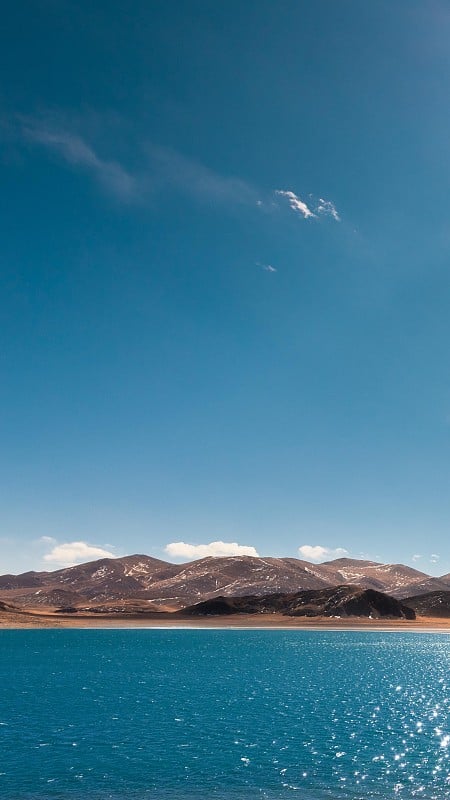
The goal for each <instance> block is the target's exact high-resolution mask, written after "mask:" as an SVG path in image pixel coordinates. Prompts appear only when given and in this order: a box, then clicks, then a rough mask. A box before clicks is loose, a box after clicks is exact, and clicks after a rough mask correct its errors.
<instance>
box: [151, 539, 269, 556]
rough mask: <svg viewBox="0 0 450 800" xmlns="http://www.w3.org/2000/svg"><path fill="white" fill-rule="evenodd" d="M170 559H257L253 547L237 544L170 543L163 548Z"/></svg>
mask: <svg viewBox="0 0 450 800" xmlns="http://www.w3.org/2000/svg"><path fill="white" fill-rule="evenodd" d="M164 549H165V551H166V553H167V554H168V555H169V556H171V557H172V558H186V559H195V558H206V557H207V556H214V557H215V558H217V557H219V556H254V557H258V553H257V552H256V550H255V548H254V547H248V546H247V545H243V544H238V543H237V542H220V541H219V542H209V544H187V543H186V542H171V543H170V544H168V545H166V547H165V548H164Z"/></svg>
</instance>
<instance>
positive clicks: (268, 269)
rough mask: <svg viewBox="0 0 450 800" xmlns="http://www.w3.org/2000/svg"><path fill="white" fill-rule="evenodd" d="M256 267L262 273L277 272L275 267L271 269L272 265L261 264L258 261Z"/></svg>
mask: <svg viewBox="0 0 450 800" xmlns="http://www.w3.org/2000/svg"><path fill="white" fill-rule="evenodd" d="M256 266H257V267H261V269H263V270H264V272H278V270H277V268H276V267H273V266H272V264H261V263H260V262H259V261H257V262H256Z"/></svg>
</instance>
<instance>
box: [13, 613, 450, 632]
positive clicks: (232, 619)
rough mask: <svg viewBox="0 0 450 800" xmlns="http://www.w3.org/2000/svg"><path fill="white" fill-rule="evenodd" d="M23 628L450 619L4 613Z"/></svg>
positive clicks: (438, 627) (432, 627) (417, 625)
mask: <svg viewBox="0 0 450 800" xmlns="http://www.w3.org/2000/svg"><path fill="white" fill-rule="evenodd" d="M19 628H174V629H176V628H206V629H208V628H210V629H211V628H237V629H239V628H246V629H248V628H255V629H281V630H364V631H366V630H379V631H401V632H406V631H423V632H425V633H433V632H436V633H450V619H439V618H437V617H419V618H418V619H416V620H397V619H395V620H384V619H367V618H361V617H350V618H346V619H343V618H341V619H330V618H329V617H314V618H305V617H285V616H283V615H282V614H236V615H233V616H222V617H190V616H189V617H188V616H186V617H183V616H181V615H180V616H178V615H177V616H175V615H173V614H161V615H158V616H151V615H143V614H135V615H131V614H110V615H104V616H103V615H100V614H84V615H72V614H66V615H62V614H42V613H40V612H36V611H27V612H16V611H8V612H0V629H19Z"/></svg>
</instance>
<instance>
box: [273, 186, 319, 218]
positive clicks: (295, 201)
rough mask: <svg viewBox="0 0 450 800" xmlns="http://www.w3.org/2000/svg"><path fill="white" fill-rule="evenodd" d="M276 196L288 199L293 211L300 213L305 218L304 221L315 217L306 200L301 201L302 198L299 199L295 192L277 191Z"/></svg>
mask: <svg viewBox="0 0 450 800" xmlns="http://www.w3.org/2000/svg"><path fill="white" fill-rule="evenodd" d="M275 194H278V195H280V196H281V197H286V199H287V201H288V203H289V205H290V207H291V208H292V210H293V211H298V212H299V214H301V215H302V217H304V219H308V217H315V216H316V215H315V214H314V212H313V211H311V209H310V208H309V207H308V206H307V204H306V203H305V202H304V200H301V199H300V197H297V195H296V194H294V192H291V191H288V190H285V189H276V190H275Z"/></svg>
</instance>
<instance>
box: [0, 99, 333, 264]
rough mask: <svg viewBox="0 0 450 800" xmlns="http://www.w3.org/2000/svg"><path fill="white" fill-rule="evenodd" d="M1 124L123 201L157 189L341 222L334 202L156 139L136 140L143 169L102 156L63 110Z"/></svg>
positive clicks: (215, 202) (218, 202) (211, 201)
mask: <svg viewBox="0 0 450 800" xmlns="http://www.w3.org/2000/svg"><path fill="white" fill-rule="evenodd" d="M122 122H123V121H122ZM1 123H2V126H3V127H5V128H7V129H8V131H9V135H12V136H13V138H14V139H15V140H18V141H21V142H22V143H27V144H28V145H33V146H34V147H38V148H41V149H43V150H45V151H47V152H48V153H52V154H53V155H55V156H57V157H58V158H60V159H61V160H62V161H63V162H64V163H65V164H66V165H68V166H69V167H71V168H73V169H79V170H82V171H84V172H85V173H86V174H88V175H90V177H91V178H92V179H93V180H95V182H96V183H97V184H98V185H100V186H101V187H102V189H103V190H104V191H105V192H107V193H108V194H110V195H112V196H113V197H115V198H116V199H118V200H120V201H121V202H124V203H125V202H126V203H137V202H139V203H142V202H146V201H148V197H149V195H150V194H154V193H157V194H158V193H159V194H164V193H173V194H176V193H178V194H182V195H185V196H188V197H190V198H193V199H194V200H196V201H197V202H201V203H206V204H209V205H216V206H226V207H228V208H229V209H232V208H239V207H240V208H244V207H246V208H248V209H254V210H255V211H256V212H257V213H260V214H270V213H273V212H274V211H275V210H276V209H277V208H278V209H281V210H283V207H284V208H286V207H287V208H289V209H291V210H292V211H294V212H295V213H296V214H297V215H299V216H300V217H301V218H302V219H305V220H307V219H318V218H319V217H330V218H331V219H334V220H335V221H337V222H339V221H340V216H339V214H338V211H337V209H336V206H335V205H334V203H333V202H332V201H331V200H325V199H324V198H319V200H318V201H314V202H310V204H309V205H308V203H307V202H306V201H305V200H303V199H302V198H301V197H300V196H299V195H297V194H296V193H295V192H293V191H292V190H290V189H276V190H275V191H272V190H270V189H261V187H258V186H255V185H253V184H252V183H251V182H249V181H247V180H244V179H242V178H240V177H237V176H233V175H224V174H221V173H220V172H218V171H216V170H214V169H211V168H210V167H208V166H206V165H205V164H203V163H201V162H200V161H198V160H197V159H195V158H190V157H188V156H186V155H183V154H182V153H179V152H177V151H176V150H173V149H171V148H168V147H162V146H158V145H155V144H154V143H149V142H144V141H140V142H134V143H133V152H134V153H135V154H137V155H138V161H139V156H140V163H139V167H136V166H135V165H134V166H133V168H130V167H128V166H126V165H125V164H124V163H122V160H121V159H118V158H115V157H114V158H109V157H105V156H104V155H102V147H101V146H100V145H99V144H98V142H97V144H94V143H92V141H90V139H91V137H89V136H86V135H85V129H86V124H83V121H82V120H81V121H80V120H79V119H78V120H75V121H74V120H73V119H72V118H70V117H69V116H67V115H64V114H55V113H48V114H45V113H44V114H36V115H28V116H26V115H15V116H13V117H11V118H8V119H7V120H5V119H2V120H1ZM97 123H98V119H97ZM117 124H119V123H117ZM123 124H124V125H125V123H123ZM102 127H103V128H104V127H105V125H104V123H103V125H102V124H101V123H98V124H97V128H96V130H97V129H98V128H102ZM80 131H81V132H80ZM83 131H84V132H83ZM110 138H111V137H110ZM309 197H312V195H309ZM272 270H275V267H271V265H267V271H268V272H270V271H272Z"/></svg>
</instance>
